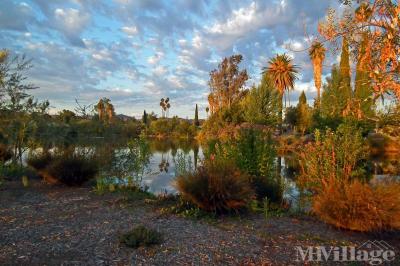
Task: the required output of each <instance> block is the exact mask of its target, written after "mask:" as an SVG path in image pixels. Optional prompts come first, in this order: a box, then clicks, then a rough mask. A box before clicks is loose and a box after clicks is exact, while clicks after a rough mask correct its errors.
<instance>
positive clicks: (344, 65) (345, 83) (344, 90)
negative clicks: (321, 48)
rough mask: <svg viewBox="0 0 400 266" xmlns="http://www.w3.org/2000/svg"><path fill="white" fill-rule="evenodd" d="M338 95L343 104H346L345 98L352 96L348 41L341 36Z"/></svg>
mask: <svg viewBox="0 0 400 266" xmlns="http://www.w3.org/2000/svg"><path fill="white" fill-rule="evenodd" d="M339 69H340V77H341V80H340V85H339V90H340V96H341V98H342V101H343V102H344V104H347V100H349V99H351V97H352V89H351V76H350V73H351V72H350V71H351V70H350V53H349V43H348V40H347V39H346V38H343V43H342V53H341V56H340V65H339Z"/></svg>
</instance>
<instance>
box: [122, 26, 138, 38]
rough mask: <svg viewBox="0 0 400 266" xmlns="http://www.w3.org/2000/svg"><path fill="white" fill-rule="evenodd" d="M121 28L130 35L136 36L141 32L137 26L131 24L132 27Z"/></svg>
mask: <svg viewBox="0 0 400 266" xmlns="http://www.w3.org/2000/svg"><path fill="white" fill-rule="evenodd" d="M121 30H122V31H123V32H125V33H126V34H127V35H128V36H134V35H136V34H138V32H139V31H138V29H137V27H136V26H131V27H128V26H125V27H122V28H121Z"/></svg>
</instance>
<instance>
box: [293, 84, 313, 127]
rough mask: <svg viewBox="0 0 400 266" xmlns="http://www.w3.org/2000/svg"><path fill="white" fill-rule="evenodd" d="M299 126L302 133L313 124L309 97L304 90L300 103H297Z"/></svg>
mask: <svg viewBox="0 0 400 266" xmlns="http://www.w3.org/2000/svg"><path fill="white" fill-rule="evenodd" d="M296 122H297V128H298V129H299V130H300V132H301V134H304V132H305V131H306V130H307V129H308V128H309V127H310V126H311V113H310V110H309V107H308V105H307V98H306V94H305V93H304V91H303V92H302V93H301V94H300V97H299V103H298V104H297V121H296Z"/></svg>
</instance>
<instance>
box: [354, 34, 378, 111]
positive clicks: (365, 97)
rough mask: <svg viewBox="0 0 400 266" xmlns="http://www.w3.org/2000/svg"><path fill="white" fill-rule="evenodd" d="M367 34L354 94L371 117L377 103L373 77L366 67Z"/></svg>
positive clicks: (360, 55) (363, 109)
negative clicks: (374, 95)
mask: <svg viewBox="0 0 400 266" xmlns="http://www.w3.org/2000/svg"><path fill="white" fill-rule="evenodd" d="M366 38H367V35H364V36H363V41H362V42H361V46H360V48H359V57H358V61H357V67H356V77H355V90H354V96H355V98H356V99H358V100H359V101H360V104H361V106H360V107H361V110H362V112H363V114H364V115H365V116H367V117H371V116H373V115H374V113H375V104H374V101H373V89H372V84H371V78H370V77H369V74H368V72H367V71H366V69H367V68H368V66H367V64H368V61H367V60H366V59H365V58H364V57H365V53H366V43H367V41H368V40H367V39H366Z"/></svg>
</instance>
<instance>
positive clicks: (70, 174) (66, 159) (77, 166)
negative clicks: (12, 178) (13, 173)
mask: <svg viewBox="0 0 400 266" xmlns="http://www.w3.org/2000/svg"><path fill="white" fill-rule="evenodd" d="M27 163H28V165H29V166H31V167H33V168H34V169H35V170H37V171H38V172H39V173H40V175H42V176H43V177H45V178H47V179H49V180H51V181H52V180H56V181H58V182H61V183H63V184H66V185H68V186H79V185H82V184H83V183H85V182H86V181H88V180H89V179H91V178H93V177H95V176H96V174H97V172H98V167H97V164H96V162H95V161H94V160H92V159H90V158H85V157H84V156H81V155H50V154H45V155H38V156H32V157H30V158H28V161H27Z"/></svg>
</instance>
